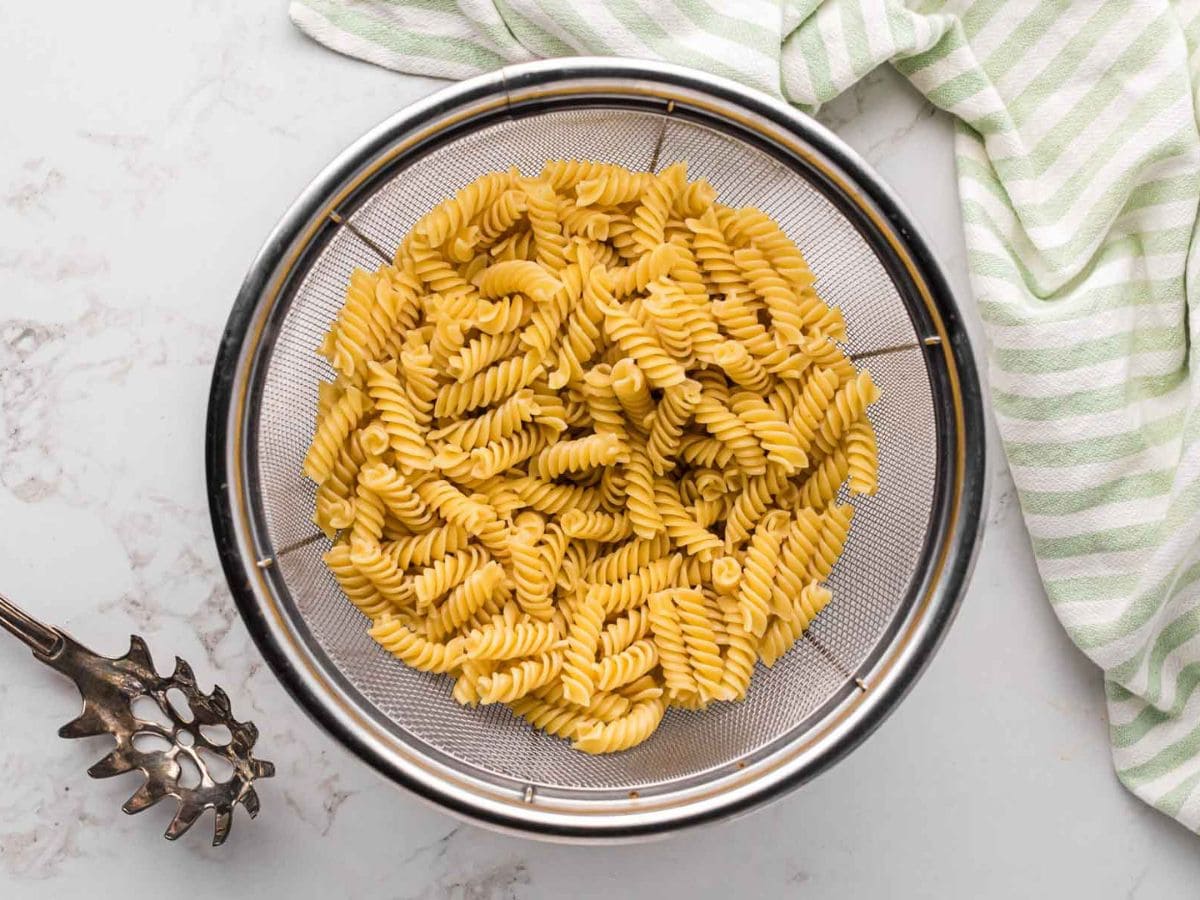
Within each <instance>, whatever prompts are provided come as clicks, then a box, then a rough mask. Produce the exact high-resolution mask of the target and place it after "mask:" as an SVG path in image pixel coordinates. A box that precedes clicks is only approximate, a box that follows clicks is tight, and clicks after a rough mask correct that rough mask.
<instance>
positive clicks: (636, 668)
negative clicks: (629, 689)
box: [596, 640, 658, 691]
mask: <svg viewBox="0 0 1200 900" xmlns="http://www.w3.org/2000/svg"><path fill="white" fill-rule="evenodd" d="M657 665H658V648H657V647H655V645H654V642H653V641H648V640H639V641H634V642H633V643H632V644H630V645H629V646H628V647H627V648H626V649H624V650H622V651H621V652H620V653H614V654H612V655H611V656H606V657H604V658H603V659H602V660H600V663H599V665H598V667H597V670H596V673H597V674H596V687H597V688H599V689H600V690H602V691H611V690H615V689H616V688H619V687H622V686H624V685H626V684H629V683H630V682H633V681H636V680H637V679H638V678H641V677H642V676H643V675H645V674H646V673H647V672H649V671H651V670H652V669H653V668H654V667H655V666H657Z"/></svg>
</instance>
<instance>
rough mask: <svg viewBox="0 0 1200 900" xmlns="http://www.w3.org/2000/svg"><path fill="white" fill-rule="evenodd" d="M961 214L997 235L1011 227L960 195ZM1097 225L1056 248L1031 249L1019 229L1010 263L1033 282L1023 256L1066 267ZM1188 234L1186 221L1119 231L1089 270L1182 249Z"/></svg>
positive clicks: (1048, 265) (1046, 265) (1049, 265)
mask: <svg viewBox="0 0 1200 900" xmlns="http://www.w3.org/2000/svg"><path fill="white" fill-rule="evenodd" d="M962 215H963V221H964V222H969V223H971V224H972V225H982V226H984V227H985V228H987V229H988V230H989V231H991V232H993V233H995V234H997V235H999V236H1001V237H1010V235H1009V232H1010V231H1012V230H1013V228H1011V227H1006V226H1002V225H1000V224H998V223H997V222H996V221H995V220H994V219H993V218H992V217H991V214H990V213H989V212H988V211H987V209H985V208H984V207H983V205H982V204H980V203H978V202H977V201H975V200H970V199H967V198H963V200H962ZM1098 227H1099V226H1094V225H1089V226H1087V227H1086V228H1083V229H1080V230H1079V232H1078V233H1077V234H1076V235H1075V236H1074V237H1073V238H1072V240H1071V241H1070V242H1069V243H1067V244H1061V245H1059V246H1057V247H1039V248H1038V249H1037V251H1035V250H1034V248H1033V246H1032V244H1031V242H1030V240H1029V237H1028V235H1027V234H1026V233H1025V231H1024V230H1023V229H1022V230H1020V231H1018V232H1017V233H1016V234H1015V235H1011V243H1012V245H1013V248H1012V249H1013V251H1014V253H1016V254H1018V255H1016V256H1015V257H1014V258H1013V263H1012V264H1013V265H1014V266H1015V268H1016V270H1017V272H1018V273H1019V275H1020V277H1021V279H1022V280H1023V281H1024V282H1025V283H1026V284H1033V283H1035V282H1036V279H1035V278H1034V276H1033V274H1032V273H1031V272H1030V270H1029V269H1028V268H1027V267H1026V265H1025V261H1024V259H1023V258H1022V257H1023V256H1025V255H1028V256H1036V257H1037V258H1038V259H1039V260H1040V262H1041V265H1042V267H1043V268H1046V269H1050V270H1069V269H1070V267H1071V266H1072V264H1073V263H1075V262H1077V261H1078V259H1079V255H1080V251H1081V250H1083V249H1085V248H1086V247H1088V246H1089V245H1090V244H1092V243H1093V242H1094V241H1095V239H1096V238H1097V237H1098V236H1099V235H1098V234H1097V233H1094V232H1093V231H1092V229H1094V228H1098ZM1191 236H1192V225H1190V224H1189V225H1179V226H1174V227H1167V228H1157V229H1154V230H1145V231H1138V232H1135V233H1125V234H1121V236H1119V237H1115V238H1110V239H1108V240H1106V241H1105V242H1104V243H1103V245H1102V249H1101V251H1100V253H1099V255H1098V256H1097V257H1096V259H1095V261H1094V262H1093V263H1092V264H1091V265H1090V266H1089V269H1095V268H1096V266H1097V265H1099V264H1100V263H1101V262H1107V261H1109V260H1111V259H1114V258H1121V257H1132V256H1137V255H1142V254H1144V253H1170V252H1175V251H1181V250H1182V251H1186V250H1187V248H1188V245H1189V243H1190V241H1191ZM1042 293H1045V292H1042Z"/></svg>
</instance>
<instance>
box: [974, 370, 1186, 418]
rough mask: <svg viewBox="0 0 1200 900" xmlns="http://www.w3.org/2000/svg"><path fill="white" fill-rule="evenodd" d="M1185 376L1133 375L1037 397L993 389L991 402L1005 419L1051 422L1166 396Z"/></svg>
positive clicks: (1176, 374)
mask: <svg viewBox="0 0 1200 900" xmlns="http://www.w3.org/2000/svg"><path fill="white" fill-rule="evenodd" d="M1186 377H1187V374H1186V373H1185V372H1184V371H1182V370H1181V371H1179V372H1175V373H1173V374H1171V375H1144V376H1139V377H1137V378H1130V379H1129V380H1127V381H1126V382H1125V383H1124V384H1117V385H1112V386H1111V387H1102V388H1093V389H1091V390H1082V391H1071V392H1070V393H1069V394H1053V395H1051V396H1037V397H1027V396H1024V395H1021V394H1010V393H1006V392H1004V391H1000V390H995V391H993V392H992V406H993V408H994V409H995V410H996V412H997V413H998V414H999V415H1002V416H1004V418H1006V419H1021V420H1024V421H1041V422H1049V421H1053V420H1055V419H1064V418H1069V417H1072V416H1087V415H1097V414H1099V413H1107V412H1114V411H1115V410H1118V409H1125V408H1126V407H1130V406H1137V405H1140V404H1141V403H1143V402H1145V401H1146V400H1151V399H1154V398H1157V397H1163V396H1166V395H1167V394H1169V393H1170V392H1171V391H1173V390H1175V388H1177V387H1178V386H1179V385H1180V384H1182V383H1183V381H1184V380H1185V378H1186Z"/></svg>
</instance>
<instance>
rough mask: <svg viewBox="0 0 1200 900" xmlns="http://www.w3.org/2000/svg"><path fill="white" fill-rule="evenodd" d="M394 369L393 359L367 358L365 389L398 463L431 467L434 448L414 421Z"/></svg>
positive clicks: (408, 467)
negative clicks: (378, 360)
mask: <svg viewBox="0 0 1200 900" xmlns="http://www.w3.org/2000/svg"><path fill="white" fill-rule="evenodd" d="M396 371H397V369H396V363H395V362H392V363H390V364H389V365H387V366H385V365H384V364H382V363H378V362H375V361H374V360H371V361H369V362H368V363H367V372H368V374H367V392H368V393H369V395H370V397H371V399H372V400H373V401H374V402H375V409H376V410H377V411H378V412H379V419H380V421H381V422H383V426H384V428H385V429H386V430H387V433H388V439H389V442H390V443H391V447H392V450H393V451H395V454H396V462H397V464H398V465H399V466H400V467H401V469H403V470H407V471H414V470H426V471H427V470H429V469H431V468H433V462H432V460H433V451H432V450H430V448H429V444H428V443H426V441H425V437H424V433H423V430H422V429H421V427H420V426H419V425H418V424H417V419H416V414H415V413H414V411H413V408H412V405H411V403H410V402H409V398H408V395H407V394H406V393H405V391H404V386H403V385H402V384H401V383H400V379H399V378H398V377H397V375H396Z"/></svg>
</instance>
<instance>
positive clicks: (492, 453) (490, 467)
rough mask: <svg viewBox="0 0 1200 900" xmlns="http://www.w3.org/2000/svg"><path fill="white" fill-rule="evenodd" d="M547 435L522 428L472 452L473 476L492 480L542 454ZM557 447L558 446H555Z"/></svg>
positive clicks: (538, 430) (539, 431) (537, 430)
mask: <svg viewBox="0 0 1200 900" xmlns="http://www.w3.org/2000/svg"><path fill="white" fill-rule="evenodd" d="M545 446H546V435H545V433H544V432H542V431H541V430H540V429H537V428H522V429H520V430H518V431H514V432H513V433H512V434H510V435H508V436H507V437H503V438H500V440H498V441H492V442H491V443H488V444H484V445H483V446H482V447H476V448H475V449H474V450H472V451H471V462H472V466H471V476H472V477H474V478H491V477H492V476H493V475H498V474H499V473H501V472H504V471H506V470H508V469H511V468H513V467H514V466H516V465H517V464H518V463H521V462H524V461H525V460H527V459H529V458H530V457H533V456H535V455H537V454H538V453H539V452H542V448H543V447H545ZM555 446H557V445H555Z"/></svg>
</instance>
